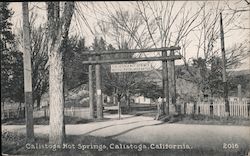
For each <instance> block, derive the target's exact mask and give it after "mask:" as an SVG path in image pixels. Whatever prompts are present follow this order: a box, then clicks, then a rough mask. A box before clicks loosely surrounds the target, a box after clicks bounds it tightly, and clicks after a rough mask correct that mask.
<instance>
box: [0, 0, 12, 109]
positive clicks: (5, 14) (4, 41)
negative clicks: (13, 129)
mask: <svg viewBox="0 0 250 156" xmlns="http://www.w3.org/2000/svg"><path fill="white" fill-rule="evenodd" d="M8 5H9V3H8V2H1V3H0V18H1V22H0V29H1V31H0V48H1V102H3V105H4V101H5V99H6V98H9V97H10V96H11V95H10V93H11V87H10V86H11V81H12V80H11V77H12V76H13V69H14V68H13V66H14V65H15V64H14V63H13V62H14V61H13V57H12V56H13V55H12V54H13V52H14V51H13V46H14V45H13V43H14V34H13V33H12V31H11V26H12V24H11V23H10V21H9V20H10V18H11V17H12V15H13V12H12V11H11V10H10V9H8ZM14 53H15V52H14Z"/></svg>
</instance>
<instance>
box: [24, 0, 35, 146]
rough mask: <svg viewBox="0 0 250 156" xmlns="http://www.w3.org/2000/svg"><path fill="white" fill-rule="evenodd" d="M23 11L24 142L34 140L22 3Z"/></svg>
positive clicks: (27, 34) (26, 12)
mask: <svg viewBox="0 0 250 156" xmlns="http://www.w3.org/2000/svg"><path fill="white" fill-rule="evenodd" d="M22 10H23V64H24V65H23V69H24V96H25V118H26V141H27V142H29V141H33V140H34V125H33V99H32V68H31V57H30V54H31V47H30V29H29V28H30V26H29V9H28V2H23V3H22Z"/></svg>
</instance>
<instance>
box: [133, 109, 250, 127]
mask: <svg viewBox="0 0 250 156" xmlns="http://www.w3.org/2000/svg"><path fill="white" fill-rule="evenodd" d="M156 113H157V112H156V110H151V111H141V112H140V111H137V112H131V113H129V114H131V115H136V116H147V117H155V116H156ZM161 120H162V121H164V122H169V123H180V124H199V125H238V126H250V119H249V118H237V117H228V118H226V117H218V116H207V115H201V114H200V115H196V114H192V115H183V114H181V115H170V116H165V117H162V118H161Z"/></svg>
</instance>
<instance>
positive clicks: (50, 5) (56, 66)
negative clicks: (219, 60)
mask: <svg viewBox="0 0 250 156" xmlns="http://www.w3.org/2000/svg"><path fill="white" fill-rule="evenodd" d="M47 11H48V12H47V16H48V56H49V98H50V100H49V101H50V132H49V142H50V144H59V145H62V143H63V141H64V137H65V125H64V86H63V75H64V70H63V57H64V56H63V55H64V54H65V49H66V47H65V46H66V41H67V38H68V33H69V27H70V23H71V19H72V16H73V12H74V2H65V3H64V8H63V12H62V14H61V15H60V13H61V11H60V2H47Z"/></svg>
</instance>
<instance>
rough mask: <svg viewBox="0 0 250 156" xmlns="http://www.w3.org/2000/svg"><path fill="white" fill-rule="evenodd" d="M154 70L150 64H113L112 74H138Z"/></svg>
mask: <svg viewBox="0 0 250 156" xmlns="http://www.w3.org/2000/svg"><path fill="white" fill-rule="evenodd" d="M150 70H152V67H151V64H150V63H137V64H135V63H134V64H112V65H111V73H119V72H138V71H150Z"/></svg>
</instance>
